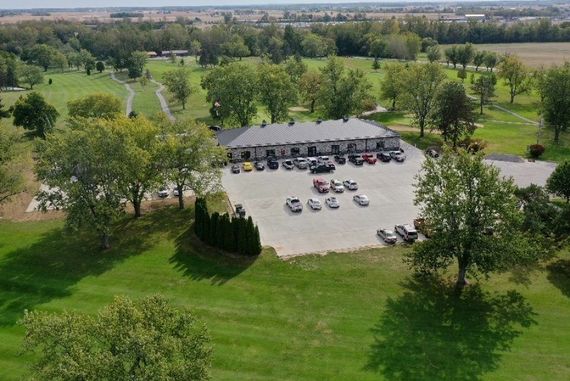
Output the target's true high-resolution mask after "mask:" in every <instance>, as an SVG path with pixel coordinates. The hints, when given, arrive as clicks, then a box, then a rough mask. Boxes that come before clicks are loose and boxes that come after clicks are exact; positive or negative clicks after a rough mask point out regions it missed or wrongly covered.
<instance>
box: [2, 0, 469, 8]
mask: <svg viewBox="0 0 570 381" xmlns="http://www.w3.org/2000/svg"><path fill="white" fill-rule="evenodd" d="M391 1H396V0H221V1H218V0H210V1H208V0H97V1H93V0H17V1H14V0H0V9H14V8H18V9H23V8H81V7H149V6H191V5H213V6H216V5H236V4H240V5H243V4H264V5H267V4H291V3H325V4H326V3H350V2H367V3H377V2H382V3H388V2H391ZM400 1H401V0H400ZM404 1H406V0H404ZM440 1H441V0H440ZM444 1H445V0H444ZM455 1H461V0H455Z"/></svg>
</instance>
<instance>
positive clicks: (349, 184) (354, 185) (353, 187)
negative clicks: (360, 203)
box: [342, 180, 358, 191]
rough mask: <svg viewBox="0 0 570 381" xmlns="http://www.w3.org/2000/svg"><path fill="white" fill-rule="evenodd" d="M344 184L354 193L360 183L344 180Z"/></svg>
mask: <svg viewBox="0 0 570 381" xmlns="http://www.w3.org/2000/svg"><path fill="white" fill-rule="evenodd" d="M342 184H343V185H344V187H345V188H346V189H348V190H353V191H355V190H358V183H357V182H356V181H354V180H344V181H343V182H342Z"/></svg>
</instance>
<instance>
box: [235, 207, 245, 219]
mask: <svg viewBox="0 0 570 381" xmlns="http://www.w3.org/2000/svg"><path fill="white" fill-rule="evenodd" d="M235 209H236V216H238V217H241V218H244V217H245V209H244V207H243V205H242V204H235Z"/></svg>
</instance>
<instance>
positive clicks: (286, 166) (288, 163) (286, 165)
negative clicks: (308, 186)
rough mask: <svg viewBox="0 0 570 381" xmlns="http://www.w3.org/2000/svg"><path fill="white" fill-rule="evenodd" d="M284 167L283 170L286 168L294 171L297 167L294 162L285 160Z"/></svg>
mask: <svg viewBox="0 0 570 381" xmlns="http://www.w3.org/2000/svg"><path fill="white" fill-rule="evenodd" d="M282 165H283V168H285V169H293V168H294V167H295V165H294V164H293V161H292V160H285V161H283V164H282Z"/></svg>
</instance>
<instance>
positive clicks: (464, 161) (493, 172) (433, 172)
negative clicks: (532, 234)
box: [407, 151, 539, 289]
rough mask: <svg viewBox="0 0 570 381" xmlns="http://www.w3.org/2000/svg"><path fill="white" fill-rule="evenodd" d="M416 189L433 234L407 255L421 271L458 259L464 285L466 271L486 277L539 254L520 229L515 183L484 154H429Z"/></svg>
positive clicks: (459, 280) (443, 266) (460, 281)
mask: <svg viewBox="0 0 570 381" xmlns="http://www.w3.org/2000/svg"><path fill="white" fill-rule="evenodd" d="M415 187H416V191H415V193H416V195H415V204H416V205H419V207H420V215H421V216H422V217H423V218H425V219H426V223H428V224H429V226H430V228H431V230H432V232H433V234H432V237H431V238H430V239H429V240H425V241H422V242H419V243H418V244H417V245H415V246H414V250H413V251H412V252H411V253H410V254H409V256H408V258H407V260H408V261H409V264H410V265H411V266H412V267H413V268H414V269H416V270H417V271H419V272H427V273H430V272H436V271H438V270H445V269H447V268H448V267H449V266H450V265H451V264H452V263H453V262H457V266H458V274H457V287H458V288H460V289H461V288H463V287H464V286H465V285H466V284H467V273H470V274H471V275H473V276H477V275H478V274H483V275H488V274H489V273H491V272H493V271H501V270H508V269H512V268H513V267H514V266H516V265H517V264H522V263H529V261H531V260H534V259H535V258H536V255H537V254H538V252H539V250H538V249H537V248H536V247H535V245H534V244H533V243H532V241H531V240H529V239H527V237H526V236H525V235H523V234H522V233H521V230H520V226H521V222H522V213H521V211H520V208H519V202H518V200H517V198H516V196H515V190H516V186H515V185H514V183H513V181H512V179H504V178H503V177H502V176H501V174H500V172H499V169H498V168H496V167H493V166H490V165H487V164H485V162H484V161H483V156H482V155H480V154H477V155H471V154H469V153H467V152H465V151H460V152H459V153H455V152H450V151H446V152H445V153H444V154H443V155H442V157H440V158H439V159H432V158H427V159H426V161H425V162H424V164H423V165H422V170H421V172H420V174H419V175H418V177H417V182H416V184H415Z"/></svg>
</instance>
